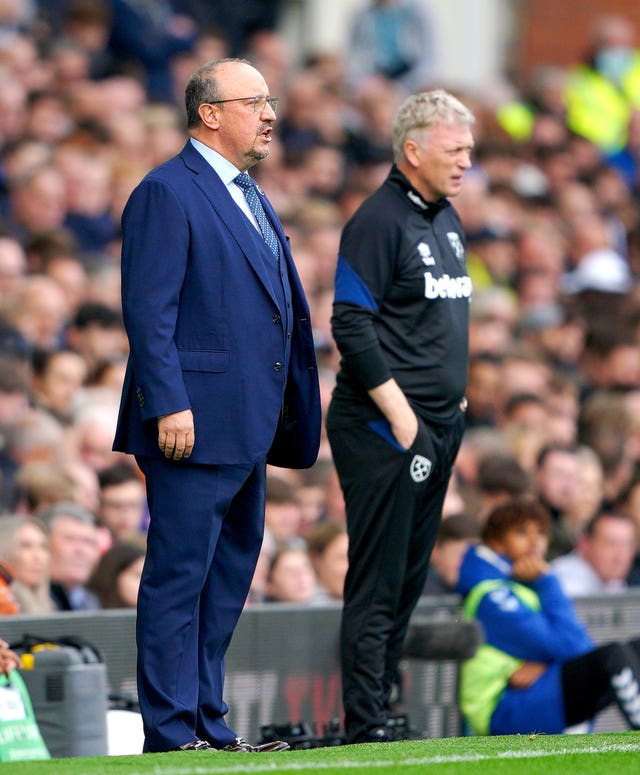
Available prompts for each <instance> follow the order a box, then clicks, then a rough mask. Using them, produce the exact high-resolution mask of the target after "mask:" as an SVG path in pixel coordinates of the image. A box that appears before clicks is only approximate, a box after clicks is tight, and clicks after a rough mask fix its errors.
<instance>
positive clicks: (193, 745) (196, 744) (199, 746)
mask: <svg viewBox="0 0 640 775" xmlns="http://www.w3.org/2000/svg"><path fill="white" fill-rule="evenodd" d="M173 750H174V751H213V750H214V748H213V746H212V745H209V743H207V741H206V740H191V741H190V742H188V743H185V744H184V745H179V746H178V747H177V748H174V749H173Z"/></svg>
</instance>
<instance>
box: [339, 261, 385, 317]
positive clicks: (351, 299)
mask: <svg viewBox="0 0 640 775" xmlns="http://www.w3.org/2000/svg"><path fill="white" fill-rule="evenodd" d="M335 285H336V288H335V296H334V301H336V302H346V303H348V304H357V305H358V306H359V307H368V308H369V309H374V310H377V309H378V305H377V304H376V302H375V299H374V298H373V296H372V295H371V291H370V290H369V289H368V288H367V286H366V285H365V284H364V281H363V280H362V278H361V277H360V276H359V275H358V274H356V272H355V271H354V270H353V268H352V267H351V266H349V264H348V263H347V262H346V261H345V260H344V258H342V256H338V266H337V268H336V283H335Z"/></svg>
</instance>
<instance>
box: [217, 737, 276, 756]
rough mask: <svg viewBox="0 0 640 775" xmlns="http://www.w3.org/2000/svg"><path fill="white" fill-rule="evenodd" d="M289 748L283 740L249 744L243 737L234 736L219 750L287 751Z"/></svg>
mask: <svg viewBox="0 0 640 775" xmlns="http://www.w3.org/2000/svg"><path fill="white" fill-rule="evenodd" d="M289 748H290V745H289V743H285V742H284V741H283V740H272V741H271V742H270V743H263V744H262V745H251V743H247V741H246V740H245V739H244V738H242V737H236V739H235V740H234V741H233V743H229V745H225V747H224V748H221V749H220V750H221V751H228V752H229V753H275V752H276V751H288V750H289Z"/></svg>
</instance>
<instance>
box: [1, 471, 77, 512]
mask: <svg viewBox="0 0 640 775" xmlns="http://www.w3.org/2000/svg"><path fill="white" fill-rule="evenodd" d="M74 494H75V487H74V483H73V480H72V479H71V477H70V476H69V475H68V474H67V473H66V472H65V471H64V469H63V468H62V466H60V465H59V464H58V463H56V462H49V461H42V460H34V461H32V462H30V463H24V464H23V465H21V466H20V467H19V469H18V470H17V472H16V475H15V477H14V478H13V482H12V492H11V510H12V511H15V512H16V513H17V514H22V515H25V516H32V515H35V514H37V513H38V512H39V511H44V510H45V509H47V508H49V507H50V506H53V505H55V504H56V503H59V502H60V501H68V500H74Z"/></svg>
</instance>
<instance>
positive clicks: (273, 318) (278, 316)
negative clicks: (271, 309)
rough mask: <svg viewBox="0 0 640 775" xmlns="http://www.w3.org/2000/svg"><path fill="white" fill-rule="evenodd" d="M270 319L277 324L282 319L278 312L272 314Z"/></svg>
mask: <svg viewBox="0 0 640 775" xmlns="http://www.w3.org/2000/svg"><path fill="white" fill-rule="evenodd" d="M271 320H272V321H273V322H274V323H275V324H276V325H277V324H278V323H279V322H280V321H281V320H282V318H281V317H280V315H279V314H278V313H277V312H276V314H275V315H274V316H273V317H272V318H271Z"/></svg>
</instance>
